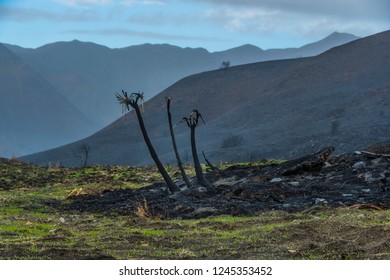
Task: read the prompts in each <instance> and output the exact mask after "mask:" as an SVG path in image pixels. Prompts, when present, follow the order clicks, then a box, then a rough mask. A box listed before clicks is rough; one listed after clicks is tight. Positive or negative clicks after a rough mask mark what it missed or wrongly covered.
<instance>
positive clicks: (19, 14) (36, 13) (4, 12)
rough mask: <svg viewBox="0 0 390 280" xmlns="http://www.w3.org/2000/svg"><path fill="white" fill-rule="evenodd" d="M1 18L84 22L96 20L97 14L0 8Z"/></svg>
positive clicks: (22, 20) (23, 20) (21, 20)
mask: <svg viewBox="0 0 390 280" xmlns="http://www.w3.org/2000/svg"><path fill="white" fill-rule="evenodd" d="M0 18H3V19H6V20H11V21H20V22H25V21H35V20H45V21H54V22H64V21H67V22H83V21H92V20H95V19H96V14H94V13H92V12H91V11H63V12H54V11H45V10H41V9H35V8H21V7H0Z"/></svg>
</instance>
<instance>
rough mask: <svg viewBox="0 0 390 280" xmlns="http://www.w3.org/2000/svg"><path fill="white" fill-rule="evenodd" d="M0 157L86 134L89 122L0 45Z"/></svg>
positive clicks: (88, 129) (60, 143)
mask: <svg viewBox="0 0 390 280" xmlns="http://www.w3.org/2000/svg"><path fill="white" fill-rule="evenodd" d="M0 85H1V87H0V155H1V156H3V157H4V156H7V157H10V156H19V155H22V154H27V153H32V152H37V151H41V150H45V149H49V148H52V147H55V146H58V145H63V144H65V143H69V141H75V140H77V139H80V137H85V136H87V135H89V134H90V133H91V132H92V130H91V124H90V123H91V122H90V121H88V120H87V118H86V117H85V116H84V115H82V114H81V113H80V112H78V111H77V110H76V109H75V108H74V107H73V105H71V104H70V103H69V102H68V101H67V100H66V99H65V98H64V97H63V96H62V95H60V94H59V93H58V92H57V91H56V90H55V89H54V88H53V86H51V85H50V84H49V83H48V82H47V81H46V80H45V79H44V78H43V77H42V76H40V75H39V74H38V73H37V72H36V71H35V70H33V69H31V68H30V67H29V66H28V65H27V64H26V63H24V62H23V61H22V60H21V59H20V58H19V57H18V56H16V55H15V54H14V53H12V52H11V51H10V50H9V49H7V48H6V47H4V46H3V45H2V44H0Z"/></svg>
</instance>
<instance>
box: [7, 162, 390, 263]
mask: <svg viewBox="0 0 390 280" xmlns="http://www.w3.org/2000/svg"><path fill="white" fill-rule="evenodd" d="M170 172H171V174H172V175H174V176H175V174H177V175H178V172H177V170H176V169H175V168H173V167H171V168H170ZM160 180H161V178H160V176H159V175H158V174H157V173H156V169H155V168H152V167H144V168H142V167H139V168H130V167H87V168H72V169H69V168H41V167H36V166H31V165H23V164H20V163H18V162H17V161H4V160H1V161H0V186H3V187H4V186H8V188H9V189H8V190H5V189H4V190H1V189H0V204H1V208H0V259H91V258H92V259H105V258H116V259H390V246H389V244H390V242H389V241H390V240H389V239H390V238H389V236H390V235H389V232H390V222H389V220H390V211H389V210H386V211H369V210H356V209H327V208H316V209H308V210H306V211H303V212H300V213H295V214H289V213H286V212H281V211H280V212H279V211H269V212H264V213H262V214H261V215H259V216H256V217H231V216H222V217H212V218H207V219H200V220H158V219H154V218H153V216H150V215H148V213H147V205H139V206H140V207H139V209H138V210H139V211H138V213H135V215H134V216H131V217H130V216H124V215H120V214H116V213H107V214H92V213H82V212H59V211H58V207H57V206H58V205H59V204H66V203H69V198H68V197H69V195H82V194H83V193H88V194H96V193H100V192H102V191H104V190H106V189H114V188H136V187H142V186H145V185H149V184H151V183H153V182H155V181H160Z"/></svg>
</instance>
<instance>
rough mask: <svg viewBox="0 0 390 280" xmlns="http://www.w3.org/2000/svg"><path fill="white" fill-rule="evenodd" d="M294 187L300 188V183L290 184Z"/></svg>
mask: <svg viewBox="0 0 390 280" xmlns="http://www.w3.org/2000/svg"><path fill="white" fill-rule="evenodd" d="M289 184H290V185H291V186H293V187H299V185H300V183H299V182H290V183H289Z"/></svg>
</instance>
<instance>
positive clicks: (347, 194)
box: [341, 193, 353, 197]
mask: <svg viewBox="0 0 390 280" xmlns="http://www.w3.org/2000/svg"><path fill="white" fill-rule="evenodd" d="M341 196H342V197H352V196H353V194H351V193H343V194H342V195H341Z"/></svg>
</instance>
